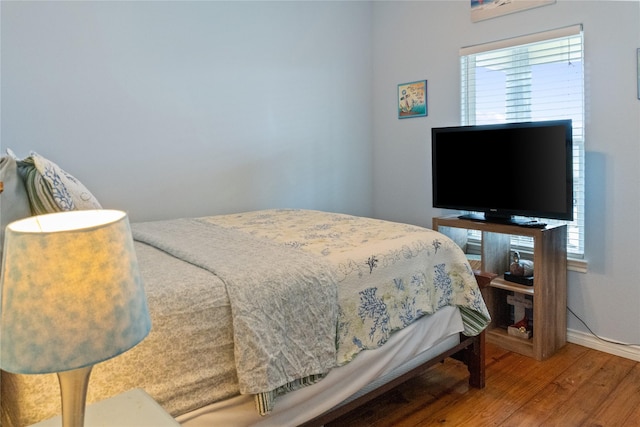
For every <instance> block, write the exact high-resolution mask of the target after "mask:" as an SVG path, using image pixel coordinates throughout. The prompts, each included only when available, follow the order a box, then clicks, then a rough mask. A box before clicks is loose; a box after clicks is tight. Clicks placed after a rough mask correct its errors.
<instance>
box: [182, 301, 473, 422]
mask: <svg viewBox="0 0 640 427" xmlns="http://www.w3.org/2000/svg"><path fill="white" fill-rule="evenodd" d="M462 330H463V324H462V318H461V315H460V311H459V309H458V308H456V307H450V306H448V307H444V308H442V309H440V310H438V311H437V312H436V313H434V314H432V315H429V316H425V317H423V318H421V319H419V320H418V321H416V322H414V323H413V324H411V325H410V326H408V327H407V328H405V329H403V330H400V331H397V332H395V333H394V334H393V335H392V336H391V338H390V339H389V341H388V342H387V343H386V344H385V345H383V346H382V347H379V348H377V349H374V350H366V351H363V352H362V353H361V354H359V355H358V357H356V358H355V359H354V360H353V361H351V362H350V363H348V364H346V365H344V366H341V367H339V368H335V369H333V370H332V371H331V372H330V373H329V374H328V375H327V377H326V378H325V379H323V380H322V381H320V382H318V383H316V384H313V385H311V386H308V387H305V388H302V389H300V390H296V391H294V392H291V393H288V394H286V395H284V396H281V397H280V398H278V400H277V402H276V405H275V409H274V411H273V412H272V413H271V414H269V415H267V416H264V417H261V416H260V415H258V413H257V411H256V409H255V405H254V399H253V396H244V395H243V396H236V397H234V398H231V399H227V400H224V401H222V402H217V403H214V404H211V405H208V406H205V407H203V408H200V409H197V410H195V411H191V412H189V413H187V414H184V415H181V416H179V417H177V421H178V422H179V423H180V424H181V425H182V426H183V427H210V426H233V427H243V426H261V427H267V426H274V427H275V426H277V427H284V426H296V425H299V424H301V423H303V422H305V421H307V420H310V419H312V418H314V417H316V416H318V415H321V414H322V413H324V412H326V411H328V410H329V409H332V408H334V407H336V406H339V405H341V404H344V403H347V402H348V401H350V400H352V399H354V398H355V397H357V396H360V395H362V394H364V393H365V392H367V391H370V390H372V389H375V388H376V387H377V386H379V385H382V384H384V383H386V382H388V381H390V380H392V379H394V378H397V377H398V376H400V375H402V374H403V373H405V372H407V371H409V370H410V369H412V368H414V367H416V366H418V365H419V364H421V363H423V362H425V361H427V360H429V359H431V358H433V357H435V356H436V355H438V354H440V353H442V352H444V351H446V350H448V349H450V348H452V347H454V346H455V345H457V344H458V343H459V342H460V340H459V334H458V333H459V332H461V331H462Z"/></svg>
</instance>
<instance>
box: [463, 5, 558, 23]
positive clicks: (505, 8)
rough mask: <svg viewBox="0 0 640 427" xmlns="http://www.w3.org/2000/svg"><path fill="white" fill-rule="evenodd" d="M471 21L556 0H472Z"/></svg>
mask: <svg viewBox="0 0 640 427" xmlns="http://www.w3.org/2000/svg"><path fill="white" fill-rule="evenodd" d="M470 1H471V21H472V22H478V21H484V20H485V19H491V18H495V17H498V16H502V15H508V14H510V13H515V12H520V11H523V10H527V9H533V8H536V7H540V6H547V5H549V4H553V3H555V2H556V0H470Z"/></svg>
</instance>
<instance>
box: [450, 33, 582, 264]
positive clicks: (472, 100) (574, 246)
mask: <svg viewBox="0 0 640 427" xmlns="http://www.w3.org/2000/svg"><path fill="white" fill-rule="evenodd" d="M460 66H461V85H462V86H461V89H462V91H461V92H462V97H461V108H462V123H463V124H466V125H476V124H478V125H480V124H491V123H507V122H522V121H541V120H554V119H572V121H573V177H574V185H573V193H574V207H573V210H574V215H573V216H574V220H573V221H555V220H549V219H545V220H544V222H547V223H565V224H567V230H568V233H567V252H568V254H569V256H571V257H572V258H582V257H583V256H584V179H585V177H584V67H583V46H582V26H572V27H568V28H562V29H559V30H554V31H549V32H545V33H539V34H533V35H529V36H524V37H518V38H515V39H509V40H503V41H499V42H493V43H487V44H482V45H477V46H470V47H466V48H462V49H461V50H460ZM512 244H513V245H514V246H525V247H526V246H529V247H530V246H531V245H532V242H530V241H527V240H525V239H516V241H514V242H512Z"/></svg>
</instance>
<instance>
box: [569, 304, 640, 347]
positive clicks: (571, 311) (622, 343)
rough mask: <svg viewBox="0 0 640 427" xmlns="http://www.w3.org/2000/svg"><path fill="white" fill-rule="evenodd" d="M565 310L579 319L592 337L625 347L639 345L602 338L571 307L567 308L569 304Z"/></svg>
mask: <svg viewBox="0 0 640 427" xmlns="http://www.w3.org/2000/svg"><path fill="white" fill-rule="evenodd" d="M567 310H569V313H571V314H573V315H574V317H575V318H576V319H578V320H579V321H580V323H582V324H583V325H584V326H585V328H587V329H588V330H589V332H591V335H593V336H594V337H596V338H597V339H599V340H600V341H604V342H608V343H611V344H617V345H623V346H626V347H634V346H640V344H631V343H625V342H620V341H613V340H609V339H606V338H602V337H601V336H599V335H598V334H596V333H595V332H593V331H592V330H591V328H590V327H589V325H587V324H586V323H585V321H584V320H582V319H581V318H580V316H578V315H577V314H576V313H574V312H573V310H571V308H569V306H567Z"/></svg>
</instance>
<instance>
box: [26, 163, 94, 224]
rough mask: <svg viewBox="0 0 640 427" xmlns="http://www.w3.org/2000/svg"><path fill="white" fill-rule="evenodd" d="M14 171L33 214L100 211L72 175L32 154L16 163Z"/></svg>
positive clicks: (83, 187)
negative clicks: (20, 181) (19, 176)
mask: <svg viewBox="0 0 640 427" xmlns="http://www.w3.org/2000/svg"><path fill="white" fill-rule="evenodd" d="M18 169H19V172H20V174H21V176H22V178H23V180H24V185H25V187H26V189H27V194H28V195H29V203H30V204H31V212H32V213H33V214H34V215H40V214H46V213H53V212H61V211H73V210H82V209H101V208H102V206H100V203H99V202H98V200H97V199H96V198H95V197H94V196H93V194H91V192H90V191H89V190H87V188H86V187H85V186H84V185H82V183H81V182H80V181H78V180H77V179H76V178H75V177H74V176H72V175H71V174H69V173H67V172H65V171H64V170H62V168H60V166H58V165H57V164H55V163H54V162H52V161H51V160H48V159H46V158H44V157H42V156H41V155H39V154H37V153H35V152H33V151H32V152H31V155H30V156H29V157H27V158H25V159H23V160H20V161H19V162H18Z"/></svg>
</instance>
